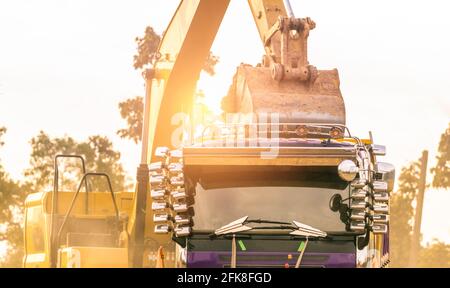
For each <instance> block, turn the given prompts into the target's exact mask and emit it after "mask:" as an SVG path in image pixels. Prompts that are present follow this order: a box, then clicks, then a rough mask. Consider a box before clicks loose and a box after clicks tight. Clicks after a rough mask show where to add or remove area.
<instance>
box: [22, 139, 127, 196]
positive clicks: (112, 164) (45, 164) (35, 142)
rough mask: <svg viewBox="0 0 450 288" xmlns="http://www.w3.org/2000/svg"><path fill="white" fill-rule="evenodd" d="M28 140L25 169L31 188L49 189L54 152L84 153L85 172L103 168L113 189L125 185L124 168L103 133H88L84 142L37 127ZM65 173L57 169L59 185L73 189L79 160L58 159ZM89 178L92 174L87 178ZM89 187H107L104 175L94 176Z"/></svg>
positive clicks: (79, 175)
mask: <svg viewBox="0 0 450 288" xmlns="http://www.w3.org/2000/svg"><path fill="white" fill-rule="evenodd" d="M30 143H31V148H32V152H31V159H30V168H28V169H27V170H26V171H25V176H26V179H27V181H28V183H31V184H30V186H31V189H32V191H36V192H37V191H49V190H51V189H52V183H53V175H54V174H53V173H54V157H55V156H56V155H57V154H71V155H73V154H77V155H81V156H83V157H84V159H85V161H86V170H87V172H104V173H107V174H108V175H109V176H110V179H111V182H112V186H113V189H114V191H119V190H123V189H124V188H125V172H124V170H123V167H122V165H121V164H120V162H119V160H120V153H119V152H117V151H115V150H114V149H113V146H112V143H111V141H110V140H109V139H108V138H107V137H103V136H91V137H89V139H88V140H87V141H85V142H77V141H75V140H74V139H73V138H71V137H68V136H65V137H62V138H53V139H52V138H50V137H49V136H48V135H47V134H46V133H44V132H43V131H41V132H40V133H39V134H38V135H37V136H36V137H33V138H32V139H31V141H30ZM60 167H62V169H61V170H63V171H65V173H64V174H63V175H61V173H60V180H59V181H60V187H61V189H64V188H65V189H67V188H68V189H70V190H75V189H76V187H77V185H78V182H79V179H80V178H81V174H80V171H81V170H80V167H81V166H80V164H79V163H75V162H73V161H68V162H67V161H61V166H60ZM91 179H92V178H91ZM91 186H92V188H94V189H95V190H103V191H105V190H106V189H107V186H106V182H104V179H100V178H99V179H96V178H94V180H93V182H92V185H91Z"/></svg>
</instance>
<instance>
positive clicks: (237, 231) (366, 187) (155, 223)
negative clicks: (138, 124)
mask: <svg viewBox="0 0 450 288" xmlns="http://www.w3.org/2000/svg"><path fill="white" fill-rule="evenodd" d="M228 4H229V0H183V1H181V2H180V4H179V6H178V8H177V10H176V12H175V14H174V16H173V18H172V20H171V21H170V23H169V26H168V28H167V29H166V31H165V33H164V35H163V37H162V40H161V42H160V45H159V47H158V51H157V53H155V54H154V55H152V59H153V62H152V68H150V69H148V70H147V71H146V72H145V80H146V96H145V101H144V122H143V123H144V125H143V131H142V152H141V163H140V165H139V166H138V168H137V175H136V185H135V189H134V191H132V192H121V191H113V189H112V187H111V185H110V184H108V185H107V186H106V187H107V188H108V189H106V190H107V191H98V189H97V190H96V189H94V188H93V187H92V181H91V180H90V179H93V178H98V177H101V178H103V179H104V180H105V181H106V183H110V181H109V177H108V175H106V174H104V173H98V172H88V171H85V169H84V166H85V165H84V159H83V158H82V157H80V156H77V155H57V156H56V158H55V177H54V188H53V191H50V192H40V193H34V194H30V195H29V196H28V197H27V199H26V201H25V229H24V230H25V232H24V233H25V256H24V266H25V267H193V268H195V267H217V268H225V267H230V268H236V267H280V268H303V267H386V266H388V264H389V193H390V192H391V191H392V190H393V185H394V178H395V169H394V167H393V166H392V165H391V164H389V163H385V162H380V161H378V158H379V157H380V156H384V155H385V154H386V148H385V147H384V146H381V145H376V144H375V143H374V141H373V137H372V134H371V133H369V137H368V139H363V138H360V137H356V136H355V135H352V134H351V132H350V129H349V127H348V126H347V124H346V117H345V104H344V100H343V97H342V95H341V91H340V80H339V73H338V70H337V69H331V70H319V69H318V68H316V67H315V66H313V65H311V64H310V63H309V61H308V57H307V47H308V46H307V41H308V37H309V35H310V32H311V31H312V30H313V29H315V28H316V23H315V22H314V21H313V20H312V19H310V18H296V17H295V15H294V13H293V10H292V8H291V5H290V3H289V1H288V0H284V1H282V0H248V4H249V7H250V10H251V12H252V15H253V19H254V21H255V24H256V26H257V28H258V32H259V35H260V38H261V42H262V45H263V47H264V50H265V55H263V57H262V61H261V63H259V64H258V65H257V66H251V65H247V64H242V65H240V66H239V67H237V70H236V74H235V76H234V78H233V79H232V83H231V85H230V89H229V91H228V93H227V95H226V96H225V97H224V98H223V101H222V109H223V111H224V115H222V118H221V121H216V122H214V123H208V124H205V123H203V126H202V127H201V129H200V131H201V133H194V132H195V131H198V129H192V127H188V125H187V124H186V123H187V122H189V121H185V120H186V119H185V118H186V117H188V116H189V115H191V114H192V109H193V105H194V104H193V103H194V100H195V93H194V92H195V89H196V83H197V80H198V78H199V75H200V71H201V69H202V66H203V63H204V61H205V59H206V57H207V56H208V54H209V51H210V48H211V45H212V43H213V40H214V38H215V35H216V33H217V30H218V28H219V26H220V23H221V22H222V18H223V16H224V14H225V11H226V10H227V7H228ZM236 33H238V32H236ZM63 158H72V159H75V160H77V161H79V163H80V167H81V168H80V169H81V170H82V178H81V179H80V184H79V186H78V189H77V190H76V191H60V187H59V186H60V185H59V177H60V174H63V173H64V171H59V170H60V169H59V162H60V161H61V160H62V159H63Z"/></svg>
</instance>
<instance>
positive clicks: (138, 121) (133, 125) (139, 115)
mask: <svg viewBox="0 0 450 288" xmlns="http://www.w3.org/2000/svg"><path fill="white" fill-rule="evenodd" d="M119 110H120V116H122V118H123V119H125V120H126V121H127V125H128V128H126V129H120V130H118V131H117V134H118V135H119V136H120V138H128V139H131V140H133V141H134V143H136V144H137V143H138V142H139V141H140V140H141V137H142V135H141V133H142V122H143V119H144V100H143V99H142V97H140V96H137V97H135V98H131V99H128V100H125V101H123V102H121V103H119Z"/></svg>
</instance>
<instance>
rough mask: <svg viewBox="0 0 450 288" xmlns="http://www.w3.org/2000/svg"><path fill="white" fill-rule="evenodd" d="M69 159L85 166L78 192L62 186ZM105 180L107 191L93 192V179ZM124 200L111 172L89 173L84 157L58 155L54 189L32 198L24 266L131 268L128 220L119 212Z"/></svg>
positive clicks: (28, 207) (82, 168)
mask: <svg viewBox="0 0 450 288" xmlns="http://www.w3.org/2000/svg"><path fill="white" fill-rule="evenodd" d="M68 158H70V159H76V160H79V161H80V163H81V172H82V177H81V180H80V182H79V185H78V188H77V190H76V191H72V192H66V191H61V190H60V187H59V184H60V183H59V178H60V177H59V173H60V171H59V165H58V162H59V160H61V159H68ZM100 179H103V180H104V181H105V183H106V187H107V191H106V192H105V191H96V190H94V189H93V188H95V187H93V185H92V184H93V182H94V181H92V180H100ZM97 182H98V181H97ZM118 198H119V199H118ZM119 200H121V202H122V203H123V201H122V199H121V197H120V193H114V191H113V189H112V185H111V180H110V178H109V176H108V175H107V174H105V173H93V172H86V166H85V161H84V159H83V157H81V156H78V155H57V156H56V157H55V176H54V185H53V191H51V192H47V193H42V192H40V193H34V194H30V195H29V196H28V197H27V199H26V210H25V247H26V250H25V257H24V266H25V267H128V248H126V247H124V245H123V241H120V240H121V233H122V232H123V233H126V232H124V230H125V229H126V221H127V217H126V214H125V213H122V214H120V213H119V211H120V210H119V209H120V208H123V207H119V206H118V201H119ZM130 200H131V199H130ZM123 238H124V237H123V235H122V240H123Z"/></svg>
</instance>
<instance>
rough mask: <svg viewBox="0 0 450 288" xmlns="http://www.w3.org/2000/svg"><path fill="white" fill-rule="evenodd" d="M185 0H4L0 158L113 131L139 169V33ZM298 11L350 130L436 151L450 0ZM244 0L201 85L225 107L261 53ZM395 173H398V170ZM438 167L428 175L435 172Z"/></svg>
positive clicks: (227, 22)
mask: <svg viewBox="0 0 450 288" xmlns="http://www.w3.org/2000/svg"><path fill="white" fill-rule="evenodd" d="M178 3H179V1H178V0H165V1H156V0H131V1H118V0H109V1H106V0H96V1H87V0H76V1H72V0H40V1H32V0H1V1H0V126H6V127H7V128H8V132H7V134H6V136H5V137H4V141H5V142H6V145H5V146H4V147H3V148H2V149H0V159H1V161H2V164H3V165H4V166H5V168H6V169H7V171H8V172H9V173H10V174H11V176H12V177H13V178H15V179H20V178H21V177H22V174H23V170H24V169H25V168H27V166H28V163H29V162H28V161H29V155H30V152H31V150H30V145H29V141H30V139H31V138H32V137H33V136H36V135H37V134H38V133H39V131H40V130H44V131H45V132H47V133H49V134H50V135H51V136H53V137H61V136H64V135H70V136H72V137H74V138H76V139H78V140H85V139H87V138H88V136H90V135H95V134H101V135H106V136H108V137H109V138H110V139H112V140H113V143H114V146H115V148H117V149H118V150H119V151H120V152H121V154H122V159H121V160H122V162H123V164H124V166H125V168H126V170H127V171H128V173H129V174H130V179H133V178H134V173H135V169H136V167H137V165H138V162H139V153H140V147H138V146H136V145H134V144H133V143H132V142H131V141H126V140H122V139H120V138H119V137H118V136H117V135H116V131H117V130H118V129H120V128H123V127H124V126H125V123H124V121H123V120H122V119H121V118H120V114H119V111H118V103H119V102H121V101H123V100H125V99H127V98H130V97H134V96H137V95H143V94H144V86H143V80H142V77H141V75H140V72H138V71H135V70H134V69H133V67H132V61H133V55H134V54H135V51H136V45H135V42H134V38H135V37H136V36H141V35H143V32H144V30H145V27H146V26H148V25H151V26H152V27H154V28H155V30H156V31H157V32H162V31H163V30H164V29H165V28H166V26H167V24H168V23H169V21H170V19H171V17H172V14H173V13H174V11H175V9H176V7H177V6H178ZM291 3H292V7H293V10H294V13H295V14H296V16H297V17H306V16H309V17H311V18H312V19H313V20H314V21H315V22H316V23H317V27H316V29H315V30H313V31H312V32H311V34H310V38H309V60H310V63H311V64H313V65H315V66H317V67H318V68H320V69H331V68H338V69H339V73H340V79H341V91H342V94H343V97H344V100H345V102H346V110H347V124H348V126H349V128H350V131H352V134H355V135H358V136H359V137H361V138H364V137H368V131H372V132H373V135H374V140H375V142H377V143H378V144H383V145H386V146H387V152H388V154H387V156H386V157H385V159H383V160H384V161H386V162H391V163H393V164H394V165H395V166H396V168H397V171H398V172H399V171H400V169H401V167H402V166H404V165H406V164H408V163H409V162H410V161H412V160H416V159H418V158H419V157H420V156H421V152H422V150H424V149H428V150H429V151H430V163H429V165H430V167H431V166H432V165H434V162H435V161H434V158H435V156H436V153H435V152H436V150H437V146H438V143H439V139H440V135H441V133H442V132H443V131H444V130H445V129H446V128H447V127H448V124H449V122H450V86H449V83H450V73H449V71H448V67H450V56H449V55H448V51H450V40H449V37H448V31H447V30H448V28H449V27H450V17H448V15H447V13H448V11H450V9H449V8H450V7H449V6H450V4H449V2H448V1H444V0H441V1H439V0H430V1H425V0H420V1H419V0H410V1H407V0H397V1H388V0H379V1H358V0H342V1H333V0H314V1H313V0H291ZM247 6H248V5H247V1H244V0H231V4H230V7H229V9H228V11H227V14H226V15H225V18H224V21H223V23H222V26H221V29H220V30H219V33H218V35H217V38H216V41H215V42H214V45H213V47H212V52H213V53H214V54H216V55H218V56H219V57H220V62H219V64H218V65H217V67H216V70H217V74H216V76H214V77H209V76H207V75H202V77H201V79H200V81H199V87H198V88H199V89H202V90H204V92H205V95H206V102H207V103H208V104H209V105H211V106H212V107H213V108H216V109H215V110H218V107H219V103H220V98H221V97H222V96H224V95H225V94H226V91H227V89H228V86H229V85H230V83H231V78H232V76H233V74H234V72H235V69H236V67H237V66H238V65H239V64H240V63H241V62H245V63H249V64H256V63H258V62H259V60H260V59H261V56H262V54H263V49H262V44H261V42H260V39H259V36H258V33H257V30H256V27H255V25H254V23H253V19H252V16H251V13H250V10H249V8H248V7H247ZM397 174H398V173H397ZM431 177H432V175H428V179H429V181H430V180H431ZM447 203H450V191H439V190H431V189H430V190H428V191H427V194H426V196H425V207H424V217H423V221H422V222H423V224H422V232H423V233H424V241H425V242H427V241H430V240H431V239H432V238H435V237H436V238H439V239H441V240H443V241H446V242H448V243H450V223H449V221H446V219H448V216H447V215H445V214H444V211H446V208H447V207H446V206H447Z"/></svg>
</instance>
